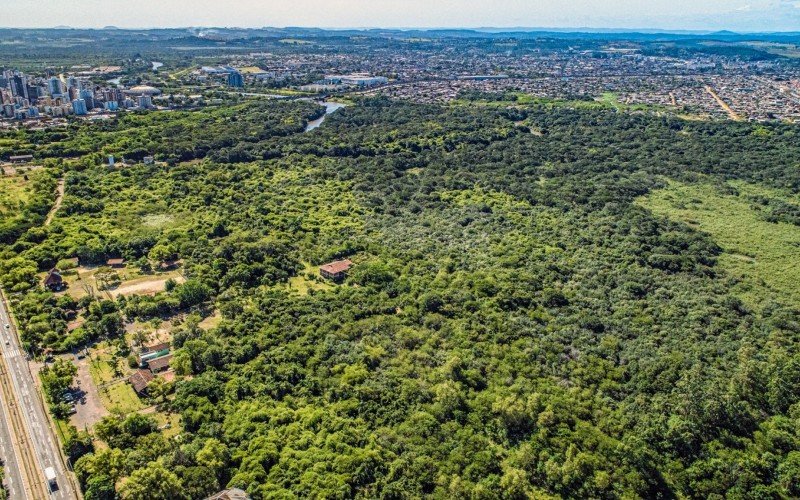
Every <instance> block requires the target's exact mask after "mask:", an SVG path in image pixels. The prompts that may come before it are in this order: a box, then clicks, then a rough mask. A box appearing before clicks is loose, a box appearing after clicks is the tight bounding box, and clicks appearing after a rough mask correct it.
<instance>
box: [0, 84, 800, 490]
mask: <svg viewBox="0 0 800 500" xmlns="http://www.w3.org/2000/svg"><path fill="white" fill-rule="evenodd" d="M317 113H319V110H317V109H315V108H314V107H313V105H310V104H308V103H289V102H261V103H259V104H258V105H255V104H253V103H250V104H248V105H243V106H241V107H238V108H235V109H230V110H217V111H211V112H208V113H207V112H196V113H192V112H190V113H183V112H178V113H170V114H168V115H167V114H164V115H160V114H156V113H150V114H145V115H136V116H126V117H125V118H122V119H120V120H119V121H117V122H114V123H108V124H92V125H82V126H76V127H75V128H74V129H71V130H69V131H67V132H66V133H55V132H52V133H44V132H20V133H17V134H16V136H15V138H16V140H19V141H20V143H21V144H38V145H39V146H37V147H36V148H33V149H32V152H33V153H34V154H36V155H37V157H39V158H40V159H42V160H44V159H46V158H53V160H47V165H48V166H47V168H46V169H45V173H43V174H41V175H42V176H43V180H41V181H40V183H41V186H40V189H39V190H38V191H36V192H35V193H34V194H33V195H32V196H31V200H32V201H31V202H30V203H29V204H28V205H26V208H24V210H25V213H24V214H23V216H20V217H18V218H9V217H5V216H4V219H3V221H2V224H3V226H2V231H0V236H1V237H2V241H3V242H4V243H5V246H4V247H3V255H2V257H3V258H2V259H0V272H2V279H3V282H4V285H5V286H6V287H7V288H9V289H13V290H16V291H19V292H21V293H22V295H20V296H19V297H18V298H17V301H16V304H15V310H17V314H18V316H19V317H20V320H21V321H22V323H23V326H24V329H23V340H24V341H25V342H26V343H27V345H29V346H31V347H33V348H35V349H42V348H44V347H52V348H56V349H65V348H69V347H70V346H72V345H73V344H74V343H75V342H84V341H92V339H94V338H98V337H100V336H103V335H112V336H113V335H119V333H120V332H119V325H118V324H117V322H118V321H119V320H120V318H119V316H120V315H122V316H124V318H126V319H134V318H138V319H148V318H152V317H159V316H160V317H169V316H170V315H172V314H173V313H175V312H176V311H191V310H197V309H198V308H201V307H202V306H204V305H208V304H212V305H213V306H214V307H215V308H218V309H219V310H220V311H221V314H222V321H221V322H220V323H219V325H218V326H217V327H215V328H212V329H209V330H204V329H202V328H199V327H198V326H197V323H196V322H194V321H188V322H186V323H185V324H184V325H183V326H182V327H180V328H179V329H178V331H176V333H175V338H174V346H173V347H174V348H175V349H176V352H175V358H174V359H175V361H174V363H173V366H174V367H175V369H176V371H177V372H178V373H179V374H181V375H183V376H188V375H191V377H190V378H186V379H183V380H181V381H179V382H178V383H177V385H176V393H175V398H174V400H173V401H172V402H171V403H170V404H171V405H172V407H173V408H174V409H175V410H176V411H179V412H180V414H181V421H182V434H181V436H180V438H179V439H167V438H165V437H164V436H162V435H161V434H160V433H158V432H157V431H156V426H155V425H154V423H153V422H152V421H149V420H148V418H147V417H142V416H136V415H134V416H129V417H127V418H124V419H122V418H119V419H118V418H116V417H110V418H108V419H106V420H104V421H103V422H101V423H100V424H98V426H97V427H96V428H95V430H94V432H95V434H96V435H97V436H98V437H100V438H101V439H103V440H104V441H105V442H106V443H107V444H108V445H109V447H108V448H104V449H102V450H97V451H94V452H91V453H88V454H85V455H83V456H82V457H81V458H79V459H78V460H77V462H76V464H75V470H76V473H77V475H78V479H79V481H80V483H81V485H82V487H83V488H84V491H85V492H86V497H87V498H110V497H109V496H108V495H112V494H113V492H114V491H115V490H116V491H118V492H119V493H120V494H121V495H122V496H123V497H124V498H179V497H182V496H185V497H191V498H202V497H204V496H206V495H208V494H210V493H212V492H214V491H216V490H218V489H221V488H223V487H225V486H231V487H240V488H243V489H245V490H247V491H248V492H249V493H250V494H252V495H253V497H254V498H267V497H291V496H294V497H339V498H344V497H384V498H405V497H420V496H431V497H459V498H460V497H467V496H474V497H486V498H492V497H496V498H524V497H526V496H530V495H539V496H547V495H552V496H560V497H604V498H614V497H664V498H670V497H680V496H688V497H696V498H709V497H721V496H725V495H728V496H733V497H742V498H744V497H750V498H784V497H795V496H798V495H800V450H799V448H798V443H800V436H799V435H798V430H799V429H800V404H798V402H799V401H800V354H798V336H799V335H800V321H799V320H800V310H799V309H800V304H798V303H797V296H796V288H795V289H794V291H795V293H791V292H792V291H793V290H792V286H793V285H792V284H791V283H787V282H783V285H782V287H781V286H773V285H771V281H770V280H771V279H778V280H780V278H779V277H776V276H771V277H768V276H762V277H760V278H759V277H758V276H755V277H752V276H748V275H747V272H746V270H745V271H741V270H740V269H737V270H735V271H736V272H732V270H731V268H730V267H729V266H727V265H725V262H726V259H728V257H727V255H728V252H729V250H730V249H729V248H728V247H727V242H726V239H725V238H726V234H724V233H720V232H717V231H715V230H714V229H713V227H707V226H705V225H704V220H705V219H702V218H700V216H697V219H698V221H696V222H697V223H694V224H689V223H687V221H686V219H685V217H684V215H687V216H691V217H694V215H691V214H684V213H682V212H681V213H678V212H675V211H674V210H678V209H679V207H675V208H674V209H668V207H669V205H668V204H667V203H666V199H665V198H664V197H665V194H664V193H667V192H668V193H671V196H685V195H687V194H688V195H690V196H698V197H700V196H702V202H703V205H704V210H708V211H710V212H711V213H713V214H715V216H717V217H726V216H728V214H729V213H728V211H727V210H725V207H726V206H727V205H726V204H735V206H736V207H737V208H739V209H740V211H739V212H737V214H739V216H741V217H742V220H743V221H747V222H751V223H753V224H757V225H758V230H759V231H761V230H764V231H769V228H775V230H776V231H777V230H780V231H785V232H787V234H790V235H794V236H791V238H795V239H794V240H792V241H788V240H787V243H786V244H787V245H789V246H792V245H794V246H793V249H792V250H791V251H787V253H785V255H787V256H788V257H787V258H794V257H796V255H797V244H798V241H797V240H796V234H797V227H798V218H797V215H798V213H800V207H799V206H798V203H797V193H798V190H799V189H800V140H799V139H800V137H799V135H798V129H797V127H796V126H789V125H781V124H772V125H766V126H760V128H759V130H758V133H756V128H755V127H754V126H753V125H750V124H746V123H729V122H726V123H718V122H689V121H682V120H679V119H677V118H671V117H664V116H654V115H647V114H629V113H622V112H616V111H614V110H607V109H570V108H569V107H556V108H553V107H547V108H544V107H540V106H538V105H536V104H531V105H516V106H513V107H507V108H503V107H497V108H494V107H492V108H489V107H484V108H478V107H470V106H464V105H460V106H428V105H415V104H409V103H401V102H391V101H387V100H381V99H368V100H363V101H360V102H359V103H358V104H357V105H354V106H350V107H348V108H346V109H344V110H341V111H338V112H337V113H336V114H334V115H331V116H330V117H329V118H328V120H327V121H326V123H325V125H324V126H323V127H322V128H320V129H318V130H317V131H315V132H313V133H307V134H304V133H302V130H303V125H304V123H305V121H307V120H308V119H310V118H312V117H314V116H317ZM765 127H766V129H768V133H763V129H764V128H765ZM532 130H535V131H537V133H536V134H533V133H531V131H532ZM34 135H35V136H36V137H35V140H34V137H31V136H34ZM108 153H114V154H119V155H125V156H126V157H130V158H137V157H139V156H143V155H145V154H155V156H156V159H157V160H161V161H165V162H167V163H166V164H156V165H143V164H136V165H133V166H128V167H124V168H120V169H113V170H110V169H108V168H107V167H104V166H102V165H100V159H101V158H102V155H104V154H108ZM62 174H63V176H64V178H65V183H66V196H65V198H64V203H63V206H62V208H61V210H60V211H59V213H58V215H57V216H56V218H55V221H54V222H53V224H52V225H50V226H48V227H47V228H42V226H41V221H42V220H43V217H44V214H46V213H47V206H48V205H47V200H48V199H51V198H52V196H51V195H50V193H51V192H52V189H53V186H54V185H55V184H54V183H55V179H56V178H58V177H59V176H60V175H62ZM737 186H738V187H739V188H740V189H741V192H740V193H739V194H736V195H734V194H733V191H732V190H735V189H737ZM743 186H753V188H752V189H753V191H752V192H749V191H748V189H750V188H743ZM715 190H716V191H715ZM716 192H718V193H719V194H714V193H716ZM36 193H38V194H36ZM726 193H727V194H726ZM741 193H744V194H741ZM734 196H738V198H736V201H731V197H734ZM748 196H751V197H752V199H751V198H748ZM686 203H687V205H686V206H687V207H691V206H693V205H692V204H693V203H694V202H693V201H691V200H687V201H686ZM751 206H752V207H751ZM664 207H666V208H664ZM718 208H719V209H720V210H719V211H718V212H717V211H716V210H717V209H718ZM680 210H684V209H680ZM741 243H742V244H747V240H746V239H744V240H742V241H741ZM154 248H158V249H159V250H158V252H157V253H158V254H159V255H168V254H172V255H171V256H175V257H179V258H181V259H183V260H184V266H185V274H186V276H187V278H188V280H189V281H187V283H185V284H184V285H180V286H176V287H174V288H173V289H172V290H171V291H165V292H162V293H160V294H158V295H156V296H155V297H138V298H132V299H128V300H123V301H118V302H117V303H116V304H111V303H108V304H88V303H87V304H78V305H77V306H79V307H85V308H86V315H87V317H88V318H89V320H88V321H87V325H86V328H85V329H86V332H87V333H86V334H85V337H82V338H80V339H76V338H70V337H69V336H68V335H67V333H66V327H65V318H64V311H65V309H66V308H68V307H76V305H75V304H66V303H64V302H65V301H64V300H63V299H58V300H57V299H55V298H54V297H53V296H52V295H51V294H50V293H49V292H43V291H41V290H40V289H37V287H35V286H33V285H35V283H36V280H35V272H36V271H37V270H38V271H41V270H45V269H47V268H49V267H50V266H53V265H54V264H55V263H56V262H58V261H59V260H60V259H64V258H68V257H73V256H79V257H80V259H81V261H82V262H86V263H91V262H102V261H103V260H105V259H106V258H108V257H112V256H114V257H116V256H123V257H125V258H126V259H128V260H129V261H136V262H141V259H142V258H145V259H146V258H147V256H148V255H150V252H151V251H153V249H154ZM737 251H739V252H747V251H748V249H747V248H740V249H738V250H737ZM758 251H760V250H758V249H753V252H756V253H757V252H758ZM341 257H348V258H351V259H352V260H354V261H355V262H356V264H357V265H356V267H355V269H354V270H353V272H352V273H351V275H350V276H349V277H348V279H347V281H346V282H345V283H344V284H343V285H341V286H336V287H332V288H330V289H325V290H313V289H312V290H309V291H308V293H307V294H305V295H300V294H295V293H291V291H288V290H287V289H286V288H285V287H284V286H282V285H283V284H284V283H286V282H287V280H289V279H290V278H293V277H296V276H297V275H298V274H299V273H301V272H303V269H304V268H306V263H309V262H310V263H312V264H320V263H323V262H325V261H328V260H331V259H335V258H341ZM783 264H784V265H785V266H786V267H787V268H788V267H790V266H792V264H793V263H792V262H784V263H783ZM794 264H795V265H796V261H795V262H794ZM767 272H775V271H767ZM742 273H743V275H742ZM743 282H744V284H745V285H746V286H742V283H743ZM760 287H763V288H760ZM794 287H796V285H794ZM754 297H755V298H757V299H758V300H753V298H754ZM104 495H106V496H104Z"/></svg>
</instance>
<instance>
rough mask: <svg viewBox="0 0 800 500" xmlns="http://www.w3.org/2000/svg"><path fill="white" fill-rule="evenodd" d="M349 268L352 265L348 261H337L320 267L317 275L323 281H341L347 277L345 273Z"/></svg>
mask: <svg viewBox="0 0 800 500" xmlns="http://www.w3.org/2000/svg"><path fill="white" fill-rule="evenodd" d="M351 267H353V263H352V262H350V260H348V259H345V260H337V261H336V262H330V263H328V264H325V265H324V266H320V268H319V274H320V276H322V277H323V278H325V279H329V280H333V281H342V280H343V279H344V278H345V277H346V276H347V271H349V270H350V268H351Z"/></svg>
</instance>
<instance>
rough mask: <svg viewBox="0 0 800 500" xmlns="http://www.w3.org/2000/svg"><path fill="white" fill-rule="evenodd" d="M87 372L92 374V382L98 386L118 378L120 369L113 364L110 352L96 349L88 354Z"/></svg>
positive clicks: (120, 373)
mask: <svg viewBox="0 0 800 500" xmlns="http://www.w3.org/2000/svg"><path fill="white" fill-rule="evenodd" d="M89 374H90V375H91V376H92V382H94V384H95V386H97V387H98V388H99V387H100V386H101V385H103V384H107V383H109V382H112V381H114V380H116V379H118V378H120V377H121V376H122V371H121V370H120V369H119V367H118V366H116V365H115V363H114V358H113V357H112V356H111V355H110V354H108V353H106V352H104V351H96V352H92V353H91V355H90V360H89Z"/></svg>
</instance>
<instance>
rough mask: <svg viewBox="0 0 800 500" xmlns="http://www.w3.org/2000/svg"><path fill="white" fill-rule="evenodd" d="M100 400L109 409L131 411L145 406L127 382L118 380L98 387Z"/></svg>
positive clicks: (123, 411) (122, 411)
mask: <svg viewBox="0 0 800 500" xmlns="http://www.w3.org/2000/svg"><path fill="white" fill-rule="evenodd" d="M100 400H101V401H102V402H103V406H105V407H106V409H108V410H109V411H117V412H121V413H126V414H127V413H132V412H134V411H139V410H141V409H142V408H144V407H145V404H144V403H142V400H140V399H139V396H137V395H136V393H135V392H134V390H133V387H131V386H130V384H128V382H125V381H120V382H117V383H115V384H111V385H108V386H105V387H102V388H100Z"/></svg>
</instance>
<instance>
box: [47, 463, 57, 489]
mask: <svg viewBox="0 0 800 500" xmlns="http://www.w3.org/2000/svg"><path fill="white" fill-rule="evenodd" d="M44 477H45V478H46V479H47V487H48V488H50V491H51V492H52V491H55V490H57V489H58V481H57V480H56V470H55V469H54V468H52V467H48V468H46V469H45V470H44Z"/></svg>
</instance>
